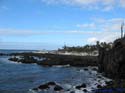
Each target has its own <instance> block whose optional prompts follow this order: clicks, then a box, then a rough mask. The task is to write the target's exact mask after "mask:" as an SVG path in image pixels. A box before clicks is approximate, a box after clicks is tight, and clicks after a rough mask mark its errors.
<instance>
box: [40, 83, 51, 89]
mask: <svg viewBox="0 0 125 93" xmlns="http://www.w3.org/2000/svg"><path fill="white" fill-rule="evenodd" d="M38 88H39V89H41V90H44V89H48V88H49V86H48V84H43V85H40V86H39V87H38Z"/></svg>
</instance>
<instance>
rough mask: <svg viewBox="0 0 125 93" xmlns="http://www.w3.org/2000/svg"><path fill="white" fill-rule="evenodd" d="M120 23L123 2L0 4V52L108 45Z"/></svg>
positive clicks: (124, 16) (18, 0) (124, 15)
mask: <svg viewBox="0 0 125 93" xmlns="http://www.w3.org/2000/svg"><path fill="white" fill-rule="evenodd" d="M123 21H125V0H0V49H33V50H42V49H47V50H52V49H58V48H61V47H62V46H64V45H68V46H84V45H85V44H95V42H96V41H101V42H112V41H113V40H115V39H116V38H119V37H120V26H121V24H122V22H123Z"/></svg>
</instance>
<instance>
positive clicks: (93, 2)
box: [41, 0, 125, 11]
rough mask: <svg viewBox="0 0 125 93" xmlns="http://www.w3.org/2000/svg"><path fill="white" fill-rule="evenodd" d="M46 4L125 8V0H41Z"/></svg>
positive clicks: (91, 7)
mask: <svg viewBox="0 0 125 93" xmlns="http://www.w3.org/2000/svg"><path fill="white" fill-rule="evenodd" d="M41 1H42V2H43V3H46V4H62V5H70V6H76V7H81V8H86V9H97V10H101V11H109V10H112V9H114V8H117V7H122V8H125V0H41Z"/></svg>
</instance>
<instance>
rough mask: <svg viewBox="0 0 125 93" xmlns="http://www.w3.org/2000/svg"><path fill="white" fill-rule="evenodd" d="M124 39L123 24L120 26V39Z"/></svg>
mask: <svg viewBox="0 0 125 93" xmlns="http://www.w3.org/2000/svg"><path fill="white" fill-rule="evenodd" d="M123 37H124V22H123V23H122V24H121V38H123Z"/></svg>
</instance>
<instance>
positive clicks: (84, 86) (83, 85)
mask: <svg viewBox="0 0 125 93" xmlns="http://www.w3.org/2000/svg"><path fill="white" fill-rule="evenodd" d="M81 88H86V84H84V83H83V84H82V85H79V86H76V89H79V90H80V89H81Z"/></svg>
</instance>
